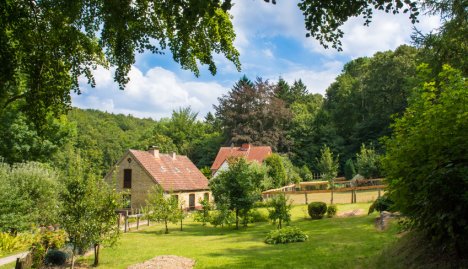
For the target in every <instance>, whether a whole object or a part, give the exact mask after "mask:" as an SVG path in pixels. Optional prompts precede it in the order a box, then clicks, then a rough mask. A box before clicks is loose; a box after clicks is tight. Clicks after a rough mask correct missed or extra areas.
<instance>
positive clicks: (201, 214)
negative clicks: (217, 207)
mask: <svg viewBox="0 0 468 269" xmlns="http://www.w3.org/2000/svg"><path fill="white" fill-rule="evenodd" d="M200 204H201V206H202V210H200V211H198V212H197V220H198V221H200V222H201V223H202V225H203V226H205V225H206V223H207V222H209V221H210V210H211V209H212V206H211V203H210V201H209V200H208V199H200Z"/></svg>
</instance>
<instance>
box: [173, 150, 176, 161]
mask: <svg viewBox="0 0 468 269" xmlns="http://www.w3.org/2000/svg"><path fill="white" fill-rule="evenodd" d="M172 159H173V160H175V159H176V153H175V152H174V151H173V152H172Z"/></svg>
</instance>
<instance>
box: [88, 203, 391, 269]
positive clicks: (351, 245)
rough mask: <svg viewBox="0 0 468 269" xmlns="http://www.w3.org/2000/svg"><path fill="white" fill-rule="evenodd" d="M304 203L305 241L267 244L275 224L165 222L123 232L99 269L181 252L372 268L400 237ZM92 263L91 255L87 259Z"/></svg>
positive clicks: (276, 263) (213, 264)
mask: <svg viewBox="0 0 468 269" xmlns="http://www.w3.org/2000/svg"><path fill="white" fill-rule="evenodd" d="M368 207H369V204H367V203H364V204H347V205H339V206H338V209H339V210H350V209H355V208H363V209H365V210H366V212H367V209H368ZM304 209H305V206H295V207H294V208H293V221H292V223H291V225H293V226H297V227H299V228H301V229H302V230H303V231H305V232H306V233H307V234H308V235H309V240H308V241H307V242H305V243H292V244H287V245H267V244H265V243H263V239H264V238H265V236H266V234H267V233H268V231H269V230H271V229H273V226H272V225H271V224H269V223H257V224H252V225H251V226H249V227H248V228H247V229H241V230H239V231H236V230H234V229H233V228H219V227H218V228H214V227H210V226H208V227H202V226H201V224H199V223H193V222H189V221H187V224H186V225H185V227H184V231H182V232H181V231H178V230H177V226H176V225H173V226H171V233H170V234H167V235H166V234H163V233H162V226H160V225H156V226H151V227H147V228H146V229H144V230H140V231H136V232H131V233H127V234H124V235H123V236H122V237H121V239H120V240H119V243H118V245H117V246H115V247H114V248H105V249H103V250H102V256H101V265H100V266H99V267H100V268H126V267H127V266H128V265H131V264H136V263H140V262H143V261H146V260H149V259H151V258H153V257H155V256H158V255H180V256H185V257H189V258H193V259H195V260H196V268H268V269H272V268H372V267H374V266H372V264H373V262H374V260H375V259H374V258H373V257H374V256H376V255H378V254H379V253H380V252H381V250H382V249H383V248H384V247H385V246H386V245H388V244H389V243H390V242H393V241H395V240H396V227H392V228H391V229H389V230H388V231H385V232H378V231H376V230H375V228H374V225H373V223H374V218H375V215H373V216H360V217H350V218H333V219H322V220H310V219H305V218H304V216H305V210H304ZM86 259H87V261H88V262H89V263H91V259H92V256H90V257H88V258H86Z"/></svg>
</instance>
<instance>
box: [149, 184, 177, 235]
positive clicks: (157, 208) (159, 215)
mask: <svg viewBox="0 0 468 269" xmlns="http://www.w3.org/2000/svg"><path fill="white" fill-rule="evenodd" d="M179 210H180V209H179V202H178V201H177V199H176V198H175V197H174V196H173V195H166V194H165V193H164V191H163V189H162V188H161V187H159V185H155V186H154V187H153V188H152V189H151V190H150V191H149V192H148V196H147V200H146V208H145V212H146V214H147V216H148V218H149V219H150V220H155V221H160V222H163V223H164V225H165V233H166V234H168V233H169V229H168V227H167V223H168V222H172V223H174V224H175V223H177V222H178V221H179V220H180V217H179Z"/></svg>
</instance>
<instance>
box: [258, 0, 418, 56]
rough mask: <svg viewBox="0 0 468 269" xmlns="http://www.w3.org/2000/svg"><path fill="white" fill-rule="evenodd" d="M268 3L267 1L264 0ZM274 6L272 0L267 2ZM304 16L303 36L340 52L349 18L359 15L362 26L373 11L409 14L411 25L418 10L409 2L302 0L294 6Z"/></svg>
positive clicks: (412, 2) (369, 21)
mask: <svg viewBox="0 0 468 269" xmlns="http://www.w3.org/2000/svg"><path fill="white" fill-rule="evenodd" d="M264 1H265V2H270V1H269V0H264ZM271 2H272V3H273V4H276V1H275V0H272V1H271ZM297 5H298V6H299V9H300V10H301V11H302V14H303V15H304V21H305V28H306V30H307V31H308V32H307V34H306V37H310V36H312V37H314V38H315V39H317V40H318V41H319V42H320V44H321V45H322V46H323V47H324V48H328V47H329V44H331V46H332V48H335V49H337V50H339V51H341V50H342V48H341V46H342V44H341V38H342V37H343V34H344V33H343V30H341V29H340V28H341V26H343V24H344V23H345V22H346V21H347V20H348V19H349V18H351V17H358V16H361V15H363V17H364V19H365V22H364V25H366V26H368V25H369V24H370V23H371V21H372V18H373V15H374V11H375V10H382V11H385V12H386V13H392V14H397V13H400V12H403V13H409V19H410V20H411V22H412V23H416V22H418V15H419V9H418V7H417V2H416V1H411V0H403V1H402V0H369V1H363V0H352V1H317V0H302V1H301V2H300V3H298V4H297Z"/></svg>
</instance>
